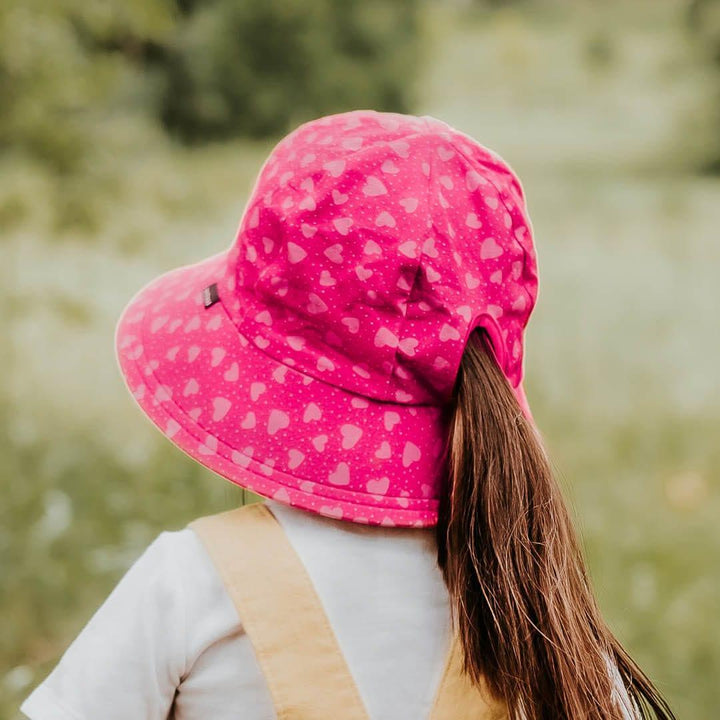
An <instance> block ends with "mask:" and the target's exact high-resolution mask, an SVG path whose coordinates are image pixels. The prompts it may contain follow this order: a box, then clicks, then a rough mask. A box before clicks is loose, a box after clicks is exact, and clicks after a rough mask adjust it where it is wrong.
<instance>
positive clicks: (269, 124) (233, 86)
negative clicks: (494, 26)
mask: <svg viewBox="0 0 720 720" xmlns="http://www.w3.org/2000/svg"><path fill="white" fill-rule="evenodd" d="M419 5H420V3H419V2H418V0H390V1H388V0H314V1H313V2H307V0H264V2H262V3H259V2H253V0H183V2H182V5H181V7H182V10H183V12H184V14H185V17H186V20H185V21H184V22H183V23H181V25H180V27H179V29H178V33H177V35H176V37H175V39H174V42H173V43H172V45H171V46H170V47H169V48H168V50H169V52H168V56H167V58H166V61H165V62H164V71H163V72H164V73H165V77H166V84H165V88H164V93H163V97H162V109H161V116H162V120H163V122H164V123H165V125H166V127H168V128H169V129H170V130H171V131H172V132H173V133H174V134H176V135H178V136H179V137H180V138H182V139H183V140H186V141H198V140H203V139H205V138H218V137H227V136H231V135H238V134H244V135H250V136H253V137H261V136H268V135H273V134H278V133H281V132H284V131H286V130H288V129H289V128H290V127H291V126H293V125H295V124H297V123H299V122H301V121H303V120H306V119H309V118H311V117H313V116H317V115H322V114H326V113H330V112H339V111H342V110H347V109H351V108H353V107H373V108H375V109H378V110H393V111H397V112H407V111H409V110H410V109H411V108H412V106H413V104H414V100H415V97H414V79H415V77H416V72H417V69H418V66H419V61H420V52H419V51H420V37H419V32H418V31H419V16H418V10H419Z"/></svg>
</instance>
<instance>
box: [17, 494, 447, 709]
mask: <svg viewBox="0 0 720 720" xmlns="http://www.w3.org/2000/svg"><path fill="white" fill-rule="evenodd" d="M266 503H267V505H268V506H269V507H270V509H271V510H272V511H273V513H274V514H275V516H276V517H277V518H278V520H279V521H280V523H281V525H282V526H283V529H284V530H285V532H286V533H287V536H288V538H289V540H290V542H291V544H292V545H293V547H294V548H295V550H296V552H297V553H298V555H299V556H300V558H301V560H302V561H303V563H304V565H305V567H306V569H307V571H308V573H309V575H310V578H311V579H312V581H313V584H314V585H315V588H316V590H317V592H318V595H319V597H320V600H321V601H322V603H323V606H324V608H325V611H326V613H327V615H328V619H329V621H330V624H331V626H332V628H333V630H334V631H335V634H336V636H337V638H338V642H339V644H340V648H341V650H342V651H343V654H344V655H345V659H346V662H347V665H348V667H349V669H350V672H351V674H352V676H353V678H354V679H355V682H356V684H357V686H358V690H359V692H360V695H361V696H362V698H363V700H364V702H365V706H366V708H367V710H368V713H369V715H370V717H371V718H372V719H373V720H405V719H407V720H417V719H418V718H423V717H427V716H428V714H429V712H430V708H431V705H432V702H433V700H434V695H435V692H436V690H437V686H438V685H439V682H440V675H441V673H442V670H443V666H444V662H445V659H446V654H447V649H448V645H449V641H450V634H449V633H450V615H449V605H448V594H447V590H446V588H445V585H444V582H443V579H442V575H441V572H440V569H439V567H438V566H437V561H436V554H435V542H434V536H433V531H432V530H427V531H418V530H412V531H409V532H405V531H403V530H401V529H398V528H384V527H368V526H364V525H358V524H353V523H344V522H341V521H337V520H332V519H328V518H324V517H321V516H319V515H314V514H311V513H309V512H306V511H304V510H298V509H294V508H290V507H288V506H286V505H281V504H279V503H277V502H274V501H270V500H268V501H266ZM248 552H252V548H248ZM20 710H21V711H22V712H23V713H25V714H26V715H27V716H28V717H30V718H31V720H98V719H99V718H102V719H103V720H131V719H132V720H141V719H142V720H166V718H168V717H171V718H173V719H174V720H241V719H242V720H271V719H272V718H275V717H276V715H275V711H274V709H273V705H272V701H271V699H270V695H269V692H268V690H267V686H266V684H265V681H264V678H263V676H262V673H261V671H260V668H259V667H258V665H257V663H256V661H255V657H254V654H253V650H252V646H251V645H250V641H249V639H248V637H247V635H245V633H244V632H243V629H242V625H241V619H240V618H238V615H237V611H236V610H235V606H234V605H233V603H232V600H231V599H230V597H229V595H228V594H227V593H226V591H225V588H224V586H223V584H222V581H221V580H220V577H219V575H218V574H217V571H216V570H215V567H214V565H213V564H212V561H211V560H210V557H209V556H208V554H207V552H206V550H205V548H204V546H203V545H202V544H201V541H200V540H199V538H198V537H197V536H196V535H195V533H194V531H192V530H191V529H189V528H183V529H181V530H175V531H164V532H161V533H160V534H159V535H158V536H157V537H156V538H155V540H154V541H153V542H152V543H151V544H150V545H149V546H148V547H147V548H146V550H145V551H144V552H143V554H142V555H141V556H140V557H139V558H138V559H137V560H136V561H135V563H134V564H133V565H132V566H131V567H130V569H129V570H128V571H127V573H126V574H125V575H124V576H123V578H122V579H121V580H120V582H119V583H118V584H117V586H116V587H115V588H114V590H113V591H112V593H111V594H110V595H109V596H108V597H107V599H106V600H105V602H104V603H103V604H102V605H101V606H100V608H99V609H98V610H97V611H96V612H95V614H94V615H93V616H92V618H91V619H90V621H89V622H88V623H87V625H86V626H85V627H84V628H83V630H82V631H81V632H80V634H79V635H78V636H77V637H76V638H75V640H74V641H73V642H72V644H71V645H70V646H69V647H68V649H67V650H66V652H65V654H64V655H63V656H62V658H61V659H60V662H59V663H58V665H57V666H56V667H55V668H54V669H53V670H52V672H51V673H50V674H49V675H48V677H47V678H46V679H45V680H44V681H43V682H42V683H41V684H40V685H38V686H37V687H36V688H35V690H34V691H33V692H32V693H31V694H30V695H29V696H28V697H27V698H26V699H25V701H24V702H23V704H22V705H21V707H20ZM171 713H172V714H171Z"/></svg>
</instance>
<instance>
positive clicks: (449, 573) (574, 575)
mask: <svg viewBox="0 0 720 720" xmlns="http://www.w3.org/2000/svg"><path fill="white" fill-rule="evenodd" d="M453 400H454V402H453V403H452V404H451V405H450V406H449V408H448V412H449V415H450V417H449V424H448V428H449V436H448V438H447V444H446V447H445V455H444V457H445V462H446V468H447V470H448V475H447V478H446V488H445V492H444V493H442V495H441V499H440V508H439V519H438V524H437V526H436V534H437V540H438V562H439V565H440V567H441V569H442V572H443V575H444V578H445V582H446V584H447V586H448V590H449V592H450V597H451V608H452V614H453V619H454V622H455V624H456V628H457V632H458V634H459V637H460V639H461V645H462V648H463V653H464V670H465V672H466V673H467V674H468V675H469V676H470V678H471V679H472V680H473V681H474V682H476V683H479V682H480V680H481V678H484V681H485V683H487V687H488V688H489V689H490V690H491V691H492V692H493V693H494V694H495V695H496V696H497V697H498V698H502V699H504V700H505V702H506V705H507V708H508V713H509V719H510V720H520V719H523V720H561V719H568V720H569V719H572V720H578V719H579V718H583V719H588V718H597V719H598V720H599V719H602V720H610V719H612V720H615V719H616V718H618V719H620V720H623V719H627V718H651V717H656V718H659V719H661V720H670V719H671V718H674V717H675V716H674V715H673V713H672V711H671V710H670V708H669V707H668V705H667V703H666V702H665V700H664V699H663V698H662V696H661V695H660V693H659V692H658V690H657V689H656V688H655V687H654V685H653V684H652V682H651V681H650V680H649V679H648V678H647V676H646V675H645V674H644V673H643V671H642V670H641V669H640V668H639V667H638V665H637V664H636V663H635V662H634V661H633V659H632V658H631V657H630V656H629V655H628V653H627V652H626V651H625V650H624V649H623V647H622V646H621V645H620V643H619V642H618V640H617V639H616V638H615V637H614V636H613V634H612V632H611V631H610V629H609V628H608V626H607V625H606V624H605V622H604V620H603V619H602V616H601V613H600V610H599V608H598V606H597V604H596V601H595V599H594V596H593V593H592V589H591V587H590V582H589V579H588V575H587V571H586V568H585V563H584V560H583V557H582V553H581V550H580V547H579V543H578V540H577V537H576V534H575V531H574V528H573V524H572V520H571V518H570V514H569V512H568V510H567V507H566V505H565V502H564V500H563V497H562V493H561V491H560V488H559V486H558V484H557V482H556V480H555V479H554V477H553V473H552V470H551V466H550V461H549V459H548V457H547V454H546V452H545V449H544V447H543V443H542V439H541V437H540V435H539V432H538V431H537V430H536V429H535V427H534V426H533V425H532V423H530V422H529V421H528V419H527V418H526V417H524V416H523V413H522V412H521V409H520V406H519V404H518V400H517V398H516V397H515V395H514V393H513V391H512V388H511V386H510V384H509V382H508V380H507V379H506V377H505V376H504V375H503V373H502V371H501V369H500V368H499V367H498V365H497V362H496V361H495V358H494V356H493V353H492V350H491V344H490V339H489V337H488V335H487V333H486V331H485V330H484V329H483V328H478V329H477V330H475V331H473V333H472V334H471V336H470V339H469V341H468V343H467V346H466V349H465V351H464V354H463V357H462V361H461V365H460V370H459V373H458V376H457V380H456V384H455V388H454V396H453Z"/></svg>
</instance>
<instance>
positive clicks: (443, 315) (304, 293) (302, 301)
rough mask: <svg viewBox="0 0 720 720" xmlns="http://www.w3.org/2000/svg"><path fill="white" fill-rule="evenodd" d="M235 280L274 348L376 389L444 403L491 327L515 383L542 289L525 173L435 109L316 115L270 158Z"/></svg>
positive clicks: (230, 299)
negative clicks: (478, 332) (482, 332)
mask: <svg viewBox="0 0 720 720" xmlns="http://www.w3.org/2000/svg"><path fill="white" fill-rule="evenodd" d="M220 294H221V297H222V298H223V300H224V305H225V306H226V307H227V309H228V312H229V313H230V314H231V317H232V319H233V321H234V323H235V324H236V326H237V327H238V329H239V330H240V332H241V333H242V334H243V335H245V336H246V337H248V338H249V339H250V340H251V341H252V342H254V344H255V345H256V346H257V347H259V348H260V349H261V350H263V351H264V352H266V353H267V354H269V355H270V356H272V357H274V358H275V359H277V360H279V361H281V362H283V363H285V364H288V365H291V366H293V367H294V368H295V369H298V370H300V371H302V372H303V373H305V374H307V375H308V376H311V377H315V378H317V379H320V380H322V381H325V382H328V383H330V384H332V385H335V386H337V387H341V388H344V389H346V390H349V391H351V392H356V393H358V394H361V395H364V396H366V397H369V398H373V399H376V400H382V401H392V402H399V403H408V404H443V403H444V402H445V401H446V400H447V399H448V397H449V394H450V392H451V391H452V387H453V385H454V381H455V377H456V375H457V371H458V367H459V363H460V359H461V356H462V352H463V349H464V347H465V344H466V342H467V338H468V336H469V333H470V332H471V331H472V330H473V329H474V328H476V327H478V326H483V327H485V328H486V329H487V330H488V332H489V334H490V337H491V340H492V342H493V347H494V350H495V354H496V357H497V359H498V362H499V363H500V365H501V367H502V368H503V371H504V372H505V374H506V376H507V377H508V379H509V380H510V382H511V384H512V385H513V387H515V386H517V385H518V384H519V383H520V381H521V379H522V354H523V337H522V335H523V329H524V327H525V325H526V324H527V321H528V319H529V316H530V313H531V311H532V309H533V306H534V304H535V301H536V297H537V266H536V259H535V252H534V248H533V244H532V230H531V225H530V221H529V218H528V216H527V212H526V208H525V203H524V196H523V191H522V188H521V185H520V183H519V181H518V179H517V177H516V175H515V174H514V173H513V171H512V170H511V169H510V168H509V166H508V165H507V164H506V163H505V162H504V161H503V160H502V158H500V157H499V156H498V155H497V154H496V153H494V152H492V151H491V150H489V149H487V148H485V147H483V146H482V145H480V144H479V143H477V142H476V141H475V140H473V139H472V138H470V137H468V136H467V135H464V134H463V133H461V132H459V131H457V130H455V129H454V128H452V127H451V126H449V125H447V124H446V123H444V122H442V121H440V120H438V119H436V118H433V117H431V116H427V115H426V116H422V117H416V116H412V115H403V114H399V113H384V112H378V111H374V110H354V111H349V112H345V113H338V114H336V115H329V116H325V117H323V118H320V119H318V120H312V121H309V122H307V123H304V124H303V125H300V126H299V127H298V128H296V129H295V130H294V131H293V132H291V133H290V134H288V135H286V136H285V137H284V138H283V139H282V140H281V141H280V142H278V143H277V145H276V146H275V147H274V148H273V150H272V151H271V153H270V155H269V156H268V158H267V159H266V161H265V163H264V164H263V167H262V169H261V170H260V173H259V174H258V177H257V180H256V182H255V185H254V188H253V190H252V193H251V196H250V198H249V200H248V202H247V204H246V207H245V211H244V213H243V217H242V219H241V222H240V226H239V229H238V233H237V237H236V240H235V242H234V244H233V247H232V248H231V251H230V253H229V254H228V263H227V267H226V275H225V279H224V282H223V283H221V286H220ZM223 296H224V297H223Z"/></svg>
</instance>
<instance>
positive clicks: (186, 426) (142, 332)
mask: <svg viewBox="0 0 720 720" xmlns="http://www.w3.org/2000/svg"><path fill="white" fill-rule="evenodd" d="M145 332H146V328H145V326H144V324H143V322H142V320H141V321H140V335H141V342H142V344H143V347H144V346H145V343H144V340H145ZM126 357H127V355H126ZM128 360H129V361H130V362H131V363H132V364H133V365H134V366H135V368H136V370H137V374H138V375H139V376H140V377H143V376H144V375H145V373H144V369H145V368H142V367H141V366H140V364H139V362H138V360H134V359H132V358H128ZM146 368H149V369H150V374H149V375H147V376H145V377H152V378H153V380H154V381H155V384H156V387H160V386H164V384H163V383H161V382H160V381H159V379H158V377H157V376H156V374H155V370H153V369H152V368H151V367H150V365H147V366H146ZM143 382H144V381H143ZM136 402H137V401H136ZM167 403H170V404H171V405H172V407H174V408H176V410H177V414H178V416H179V417H180V419H182V420H185V419H187V420H188V421H189V423H188V424H183V425H182V426H181V427H182V429H183V430H184V431H185V432H187V433H188V435H190V436H191V437H192V438H193V439H194V440H196V441H197V442H198V443H204V442H205V440H204V439H202V438H200V437H198V435H197V433H196V432H195V431H194V427H197V428H199V429H200V430H201V431H202V432H204V433H205V434H206V435H209V436H211V437H213V438H215V439H216V440H217V442H218V448H222V449H223V450H230V453H229V455H227V454H225V453H218V452H217V451H216V454H218V455H219V456H220V457H221V458H222V459H223V460H225V461H227V462H229V463H231V464H232V465H233V466H238V465H237V463H234V462H233V460H232V452H233V451H235V452H237V453H239V454H240V455H242V456H243V457H246V458H249V460H250V461H251V462H252V463H257V464H258V465H265V463H264V462H261V461H260V460H258V459H257V458H255V457H252V456H249V455H245V453H243V452H241V451H240V450H237V448H232V447H231V446H230V445H228V444H227V443H226V442H225V441H224V440H222V439H221V438H219V437H218V436H217V435H215V434H214V433H212V432H210V431H209V430H207V429H206V428H205V427H203V426H202V425H200V423H198V422H197V421H196V420H194V419H193V418H192V417H190V415H189V414H188V413H187V412H186V411H185V410H184V408H182V407H181V406H180V405H178V404H177V403H176V402H175V401H174V400H173V399H172V396H171V397H170V399H169V400H167V401H165V403H163V402H158V405H157V406H156V407H157V408H158V409H159V410H160V411H161V412H162V413H164V414H165V415H167V416H168V418H170V419H173V420H175V421H176V422H177V417H175V416H174V415H173V414H172V413H171V412H169V411H168V410H167V409H166V408H165V404H167ZM188 454H189V453H188ZM191 457H192V456H191ZM193 459H194V460H195V461H196V462H200V461H199V460H197V459H196V458H194V457H193ZM200 464H203V463H200ZM238 467H242V466H238ZM266 467H270V468H271V469H272V471H273V473H277V474H279V475H287V476H288V477H290V478H292V479H293V480H296V481H297V482H298V484H300V483H302V482H312V483H313V484H314V485H315V486H316V487H320V488H322V489H325V490H338V491H340V492H344V493H352V495H353V496H354V495H355V491H347V490H346V491H342V490H341V489H340V488H327V487H326V486H324V485H323V484H322V483H317V482H315V481H313V480H310V479H309V478H301V477H298V476H297V475H293V474H291V473H288V472H285V471H284V470H277V469H275V468H274V467H272V466H270V465H266ZM243 469H245V470H248V471H249V472H252V473H253V474H255V475H258V476H260V478H261V479H262V477H263V476H264V477H266V478H267V480H268V481H269V482H275V483H277V484H278V485H281V486H283V487H285V488H288V489H290V490H292V491H294V492H298V493H302V494H303V495H307V496H308V497H317V496H322V497H324V498H327V499H331V500H335V501H338V502H352V503H354V504H359V505H362V506H363V507H367V508H375V509H376V510H377V509H380V508H382V509H383V510H391V511H393V512H397V511H398V510H399V511H402V512H428V511H429V512H433V510H432V501H431V500H430V499H429V498H405V497H402V496H397V495H382V496H381V497H383V498H387V499H388V500H391V501H395V502H396V503H397V504H398V506H399V508H394V507H384V506H382V505H369V504H365V503H358V502H357V501H356V500H354V499H352V500H350V499H348V500H347V501H344V500H343V498H342V496H340V497H338V496H331V495H326V494H324V493H322V492H319V493H306V492H305V491H304V490H302V489H300V488H299V487H293V486H291V485H286V484H285V483H283V482H282V481H281V480H276V479H274V478H273V476H272V475H270V476H269V475H265V474H264V473H262V472H256V471H255V470H250V468H249V467H248V468H243ZM367 495H371V493H359V496H360V497H364V496H367ZM398 500H402V501H403V502H405V501H409V502H426V503H428V504H429V506H430V507H429V509H426V510H410V509H409V508H403V507H402V506H400V504H399V502H398Z"/></svg>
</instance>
